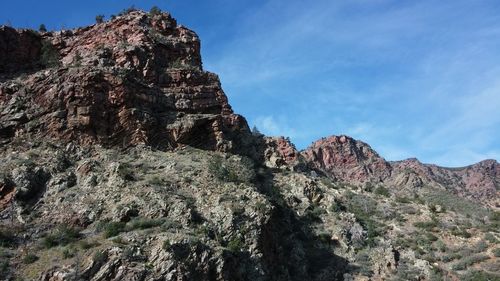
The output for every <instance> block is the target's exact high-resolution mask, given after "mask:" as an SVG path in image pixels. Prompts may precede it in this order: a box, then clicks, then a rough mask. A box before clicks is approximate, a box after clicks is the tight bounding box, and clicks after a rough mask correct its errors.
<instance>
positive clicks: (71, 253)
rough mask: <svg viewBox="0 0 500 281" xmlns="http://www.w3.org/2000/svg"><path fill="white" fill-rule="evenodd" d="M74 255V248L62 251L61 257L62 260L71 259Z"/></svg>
mask: <svg viewBox="0 0 500 281" xmlns="http://www.w3.org/2000/svg"><path fill="white" fill-rule="evenodd" d="M75 255H76V249H75V248H65V249H64V250H63V251H62V256H63V258H64V259H69V258H72V257H74V256H75Z"/></svg>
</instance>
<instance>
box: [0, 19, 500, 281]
mask: <svg viewBox="0 0 500 281" xmlns="http://www.w3.org/2000/svg"><path fill="white" fill-rule="evenodd" d="M199 50H200V41H199V39H198V37H197V36H196V34H195V33H194V32H192V31H190V30H188V29H187V28H185V27H182V26H180V25H178V24H177V23H176V21H175V20H174V19H173V18H172V17H171V16H170V15H169V14H166V13H153V14H150V13H145V12H142V11H136V10H129V11H127V12H126V13H122V14H121V15H120V16H118V17H116V18H115V19H113V20H111V21H108V22H103V23H100V24H96V25H92V26H89V27H84V28H78V29H75V30H66V31H60V32H52V33H42V34H39V33H37V32H34V31H30V30H16V29H12V28H9V27H2V28H0V62H1V67H0V159H2V161H0V279H1V280H44V281H45V280H47V281H59V280H61V281H62V280H93V281H98V280H155V281H156V280H157V281H160V280H161V281H163V280H165V281H167V280H317V281H319V280H445V279H446V280H459V279H460V280H478V279H477V278H489V280H494V279H495V278H496V279H498V278H499V275H498V272H499V271H500V268H499V266H498V256H499V255H500V249H499V247H498V242H499V239H500V233H499V232H498V230H499V229H500V214H499V213H498V211H495V210H494V209H493V208H490V207H488V204H479V203H477V202H475V201H471V200H469V199H466V198H472V199H474V200H484V198H490V197H491V198H495V197H496V193H495V192H496V188H497V187H498V175H499V174H498V163H496V161H485V162H481V163H480V164H478V165H474V166H471V167H466V168H463V169H445V168H440V167H436V166H432V165H425V164H421V163H419V162H417V161H414V160H405V161H402V162H395V163H389V162H387V161H385V160H384V159H383V158H382V157H380V156H379V155H378V154H377V153H376V152H375V151H373V150H372V149H371V148H370V147H369V146H368V145H367V144H365V143H362V142H360V141H356V140H354V139H352V138H349V137H347V136H340V137H330V138H326V139H323V140H320V141H318V142H316V143H315V144H313V146H311V147H310V148H309V149H307V150H305V151H302V152H299V151H297V149H296V148H295V146H294V145H293V144H292V143H290V141H289V140H288V139H286V138H283V137H265V136H263V135H261V134H258V133H253V134H252V133H250V131H249V129H248V126H247V124H246V121H245V119H244V118H243V117H241V116H239V115H237V114H234V113H233V111H232V110H231V107H230V106H229V104H228V101H227V97H226V96H225V94H224V92H223V90H222V88H221V85H220V82H219V80H218V78H217V76H216V75H215V74H212V73H209V72H206V71H204V70H203V69H202V63H201V57H200V53H199ZM458 195H463V196H462V197H460V196H458ZM464 197H466V198H464Z"/></svg>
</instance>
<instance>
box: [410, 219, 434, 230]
mask: <svg viewBox="0 0 500 281" xmlns="http://www.w3.org/2000/svg"><path fill="white" fill-rule="evenodd" d="M413 226H415V227H418V228H422V229H424V230H427V231H432V230H433V229H434V228H436V227H438V221H437V220H435V219H432V220H431V221H426V222H424V221H419V222H416V223H414V224H413Z"/></svg>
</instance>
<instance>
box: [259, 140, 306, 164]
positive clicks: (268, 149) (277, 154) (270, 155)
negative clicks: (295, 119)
mask: <svg viewBox="0 0 500 281" xmlns="http://www.w3.org/2000/svg"><path fill="white" fill-rule="evenodd" d="M264 142H265V144H264V147H265V149H264V161H265V164H266V166H268V167H271V168H291V169H292V170H296V169H300V168H301V167H302V166H303V165H304V160H303V158H302V156H301V155H300V153H299V151H297V149H296V148H295V145H293V144H292V143H291V142H290V140H289V139H287V138H284V137H265V138H264Z"/></svg>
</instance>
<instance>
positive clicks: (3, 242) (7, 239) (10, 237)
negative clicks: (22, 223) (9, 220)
mask: <svg viewBox="0 0 500 281" xmlns="http://www.w3.org/2000/svg"><path fill="white" fill-rule="evenodd" d="M15 239H16V237H15V236H14V233H13V232H12V231H11V230H7V229H0V247H11V246H13V245H14V244H15V241H16V240H15Z"/></svg>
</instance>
